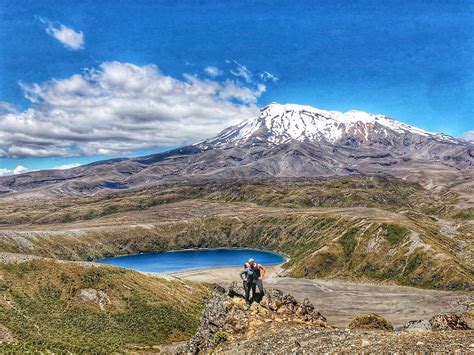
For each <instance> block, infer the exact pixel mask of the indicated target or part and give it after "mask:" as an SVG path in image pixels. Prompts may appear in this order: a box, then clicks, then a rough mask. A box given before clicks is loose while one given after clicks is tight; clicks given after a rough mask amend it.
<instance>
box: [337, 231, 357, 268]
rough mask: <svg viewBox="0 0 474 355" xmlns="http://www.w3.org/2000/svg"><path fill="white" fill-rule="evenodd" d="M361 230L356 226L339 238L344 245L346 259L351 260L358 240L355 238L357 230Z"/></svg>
mask: <svg viewBox="0 0 474 355" xmlns="http://www.w3.org/2000/svg"><path fill="white" fill-rule="evenodd" d="M358 231H359V230H358V229H357V228H355V227H353V228H351V229H349V230H348V231H347V232H346V233H344V235H343V236H342V237H341V238H339V240H338V242H339V244H341V245H342V249H343V250H344V256H345V257H346V260H349V259H350V258H351V256H352V253H353V252H354V249H355V247H356V245H357V240H356V238H355V236H356V234H357V232H358Z"/></svg>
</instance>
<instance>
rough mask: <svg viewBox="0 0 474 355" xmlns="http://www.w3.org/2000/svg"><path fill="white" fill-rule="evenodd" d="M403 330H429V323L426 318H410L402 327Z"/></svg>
mask: <svg viewBox="0 0 474 355" xmlns="http://www.w3.org/2000/svg"><path fill="white" fill-rule="evenodd" d="M402 330H403V331H404V332H429V331H431V323H430V322H428V321H427V320H411V321H409V322H408V323H407V324H405V325H404V326H403V328H402Z"/></svg>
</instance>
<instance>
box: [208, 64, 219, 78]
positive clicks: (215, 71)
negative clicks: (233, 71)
mask: <svg viewBox="0 0 474 355" xmlns="http://www.w3.org/2000/svg"><path fill="white" fill-rule="evenodd" d="M204 71H205V72H206V73H207V74H209V75H210V76H212V77H213V78H215V77H217V76H220V75H222V71H221V70H220V69H219V68H217V67H212V66H210V67H206V68H204Z"/></svg>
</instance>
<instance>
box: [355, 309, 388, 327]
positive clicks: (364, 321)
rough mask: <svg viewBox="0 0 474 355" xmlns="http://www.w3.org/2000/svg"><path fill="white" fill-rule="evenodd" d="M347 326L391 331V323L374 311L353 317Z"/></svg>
mask: <svg viewBox="0 0 474 355" xmlns="http://www.w3.org/2000/svg"><path fill="white" fill-rule="evenodd" d="M349 328H351V329H371V330H386V331H393V325H392V323H390V322H389V321H388V320H386V319H385V318H383V317H380V316H379V315H377V314H375V313H369V314H363V315H360V316H357V317H355V318H354V319H353V320H352V322H351V323H350V324H349Z"/></svg>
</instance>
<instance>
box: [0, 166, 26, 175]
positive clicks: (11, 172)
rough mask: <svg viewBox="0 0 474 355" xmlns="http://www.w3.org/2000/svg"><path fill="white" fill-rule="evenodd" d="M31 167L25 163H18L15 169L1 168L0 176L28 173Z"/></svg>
mask: <svg viewBox="0 0 474 355" xmlns="http://www.w3.org/2000/svg"><path fill="white" fill-rule="evenodd" d="M29 170H30V169H28V168H25V167H24V166H23V165H18V166H17V167H16V168H14V169H6V168H0V176H6V175H17V174H21V173H26V172H27V171H29Z"/></svg>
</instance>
